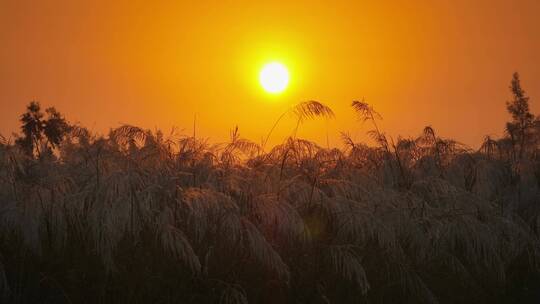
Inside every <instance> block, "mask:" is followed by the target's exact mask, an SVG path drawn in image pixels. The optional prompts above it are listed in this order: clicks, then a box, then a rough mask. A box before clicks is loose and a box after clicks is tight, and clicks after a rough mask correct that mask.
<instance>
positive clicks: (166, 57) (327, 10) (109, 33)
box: [0, 0, 540, 146]
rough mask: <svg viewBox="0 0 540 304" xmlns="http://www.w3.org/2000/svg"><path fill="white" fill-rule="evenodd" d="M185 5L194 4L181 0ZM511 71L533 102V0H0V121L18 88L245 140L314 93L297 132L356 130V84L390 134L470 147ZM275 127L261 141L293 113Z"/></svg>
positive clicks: (536, 23)
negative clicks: (322, 114)
mask: <svg viewBox="0 0 540 304" xmlns="http://www.w3.org/2000/svg"><path fill="white" fill-rule="evenodd" d="M195 2H196V3H197V4H194V3H195ZM271 60H281V61H282V62H283V63H284V64H286V65H287V66H288V67H289V69H290V72H291V83H290V87H289V88H288V90H287V91H286V92H285V93H284V94H281V95H279V96H270V95H268V94H266V93H264V92H263V91H262V89H261V88H260V86H259V84H258V72H259V69H260V68H261V66H262V65H263V64H264V63H265V62H267V61H271ZM514 71H519V72H520V74H521V76H522V83H523V86H524V88H525V90H526V91H527V93H528V94H529V95H530V96H531V107H532V110H533V111H535V112H540V106H539V102H540V1H538V0H514V1H510V0H506V1H502V0H489V1H488V0H485V1H484V0H453V1H450V0H448V1H436V0H432V1H421V0H418V1H414V0H408V1H361V0H357V1H350V2H340V1H327V2H326V1H320V2H317V1H305V2H302V1H267V2H263V1H244V2H240V1H209V2H204V1H185V2H182V1H133V0H132V1H125V2H124V1H96V0H94V1H82V0H78V1H72V0H71V1H68V0H62V1H37V0H34V1H25V0H0V133H2V134H4V135H9V134H10V133H11V131H14V130H17V128H18V122H17V119H18V116H19V115H20V113H21V112H23V111H24V107H25V105H26V104H27V103H28V102H29V101H30V100H34V99H35V100H38V101H40V102H41V103H42V105H43V106H55V107H56V108H57V109H59V110H60V111H61V112H63V113H64V114H65V115H66V116H67V118H68V119H69V120H70V121H72V122H80V123H81V124H83V125H85V126H87V127H89V128H91V129H93V130H95V131H98V132H106V131H107V130H108V128H110V127H116V126H119V125H120V124H121V123H130V124H136V125H140V126H143V127H147V128H154V127H159V128H163V129H170V127H171V126H172V125H175V126H178V127H180V128H184V129H185V132H186V133H191V131H192V125H193V118H194V115H197V129H198V130H197V132H198V134H200V135H202V136H208V137H210V138H211V140H212V141H214V142H217V141H222V140H225V139H226V138H227V137H228V134H229V130H230V129H231V128H233V127H234V126H235V125H238V126H239V129H240V133H241V134H242V135H243V136H244V137H248V138H250V139H253V140H255V141H260V139H261V137H263V136H264V135H265V134H267V132H268V131H269V130H270V128H271V127H272V124H273V123H274V121H275V120H276V119H277V118H278V117H279V116H280V114H281V113H283V112H284V111H285V110H286V109H287V108H288V107H290V106H291V105H293V104H295V103H297V102H299V101H303V100H310V99H315V100H319V101H321V102H323V103H325V104H327V105H329V106H330V107H331V108H332V109H333V110H334V111H335V113H336V119H335V120H333V121H329V122H324V121H320V122H308V123H306V124H305V125H304V126H302V128H301V130H300V132H299V135H300V136H301V137H305V138H307V139H311V140H316V141H318V142H319V143H321V144H325V141H326V140H325V138H326V134H327V132H328V134H329V138H330V142H331V144H332V145H339V144H340V142H339V131H349V132H350V133H351V134H353V135H354V136H355V137H356V138H357V139H358V140H362V139H365V138H366V136H365V132H366V131H367V130H368V129H369V127H368V125H364V126H363V125H362V124H360V123H359V122H357V121H356V119H355V116H354V113H353V112H352V109H351V108H350V106H349V105H350V103H351V101H352V100H355V99H362V98H365V99H366V101H367V102H369V103H370V104H372V105H373V106H374V107H375V109H376V110H378V111H379V112H380V113H381V114H382V116H383V117H384V120H383V121H382V123H381V126H382V128H383V129H384V130H385V131H387V132H388V133H389V134H390V135H392V136H396V135H398V134H401V135H403V136H415V135H418V134H419V133H420V132H421V130H422V128H423V127H424V126H426V125H432V126H433V127H434V128H435V130H436V131H438V133H439V134H440V135H442V136H444V137H452V138H455V139H457V140H459V141H462V142H464V143H466V144H469V145H473V146H477V145H478V143H479V142H480V141H481V139H482V138H483V136H484V135H487V134H492V135H500V134H502V130H503V127H504V123H505V121H506V120H507V119H508V115H507V114H506V112H505V111H506V110H505V101H506V100H507V99H509V98H510V94H509V91H508V85H509V82H510V79H511V75H512V73H513V72H514ZM293 126H294V123H293V122H292V119H286V120H285V121H284V123H283V124H282V125H280V127H278V129H277V131H276V133H275V137H274V138H273V139H272V140H271V141H272V143H276V142H278V141H280V140H282V139H283V137H284V136H285V135H286V134H288V133H289V132H290V131H291V129H292V128H293Z"/></svg>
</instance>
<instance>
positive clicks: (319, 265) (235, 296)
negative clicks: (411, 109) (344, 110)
mask: <svg viewBox="0 0 540 304" xmlns="http://www.w3.org/2000/svg"><path fill="white" fill-rule="evenodd" d="M511 92H512V94H513V99H512V100H510V101H509V102H508V103H507V109H508V111H509V113H510V114H511V120H510V122H509V123H507V126H506V135H505V136H504V137H503V138H500V139H492V138H489V137H487V138H486V140H485V142H484V144H483V145H482V147H481V148H480V149H479V150H478V151H475V150H472V149H470V148H467V147H465V146H464V145H461V144H459V143H458V142H456V141H453V140H449V139H444V138H441V137H439V136H438V135H437V134H436V132H435V131H434V130H433V128H431V127H426V128H425V129H424V131H423V133H422V134H421V135H420V136H419V137H418V138H411V139H407V138H398V139H396V140H395V141H394V140H392V139H390V138H387V136H385V134H384V133H383V131H381V130H380V129H379V127H378V126H377V120H378V119H379V118H380V117H379V115H378V113H377V112H375V110H374V109H373V108H372V107H371V106H369V105H368V104H367V103H365V102H359V101H356V102H353V104H352V110H353V111H356V112H357V113H358V116H359V118H360V121H364V122H366V126H372V128H373V130H372V131H370V132H369V134H370V135H371V136H372V138H373V139H374V142H375V143H376V145H374V146H367V145H365V144H361V143H356V142H353V141H352V140H351V138H350V137H349V136H347V134H343V140H344V143H345V145H344V146H345V148H344V149H341V150H340V149H328V148H323V147H319V146H318V145H316V144H314V143H312V142H309V141H306V140H302V139H299V138H296V135H295V134H296V131H295V132H294V133H293V134H292V135H291V137H289V138H288V139H287V140H286V141H285V142H284V143H283V144H281V145H278V146H276V147H274V148H273V149H271V150H270V151H264V148H263V146H264V144H263V145H257V144H255V143H252V142H250V141H248V140H245V139H242V138H241V137H240V136H239V133H238V129H235V130H233V131H232V132H231V139H230V142H228V143H224V144H219V145H210V144H209V143H208V142H207V141H205V140H204V139H202V138H196V137H195V136H181V135H177V134H175V133H174V132H172V133H171V134H170V135H168V136H166V135H164V134H163V133H161V132H159V131H156V132H152V131H149V130H144V129H141V128H137V127H134V126H127V125H126V126H122V127H119V128H117V129H113V130H111V131H110V132H109V134H108V135H107V136H97V135H94V134H91V133H90V132H89V131H88V130H87V129H85V128H83V127H80V126H76V125H72V124H70V123H68V121H67V120H66V119H65V118H64V117H63V116H62V115H61V114H60V113H59V112H57V111H56V110H55V109H53V108H51V109H48V110H46V111H45V113H42V111H41V109H40V106H39V104H38V103H31V104H30V105H29V107H28V109H27V112H26V113H25V114H23V115H22V117H21V123H22V128H21V130H22V132H21V134H19V135H16V136H15V137H14V141H13V142H12V141H11V140H10V139H7V138H4V137H2V138H0V139H1V143H0V297H1V299H0V300H2V301H3V303H248V302H249V303H508V302H522V303H526V302H537V301H538V300H539V299H540V295H539V286H540V276H539V274H540V239H539V233H540V191H539V187H540V159H539V156H540V155H539V151H540V149H539V147H540V145H539V144H540V120H538V119H535V117H534V116H533V115H532V114H531V113H530V111H529V108H528V106H529V103H528V97H527V96H526V95H525V92H524V91H523V90H522V89H521V86H520V84H519V78H518V76H517V74H516V75H514V78H513V80H512V86H511ZM288 113H289V114H291V115H292V116H293V117H294V118H295V119H297V121H298V127H301V125H302V123H303V122H304V121H305V120H307V119H317V118H332V117H333V112H332V110H331V109H330V108H328V107H326V106H325V105H323V104H321V103H319V102H315V101H308V102H303V103H300V104H298V105H297V106H295V107H294V108H292V109H291V110H290V111H289V112H288ZM359 123H361V122H359ZM370 128H371V127H370Z"/></svg>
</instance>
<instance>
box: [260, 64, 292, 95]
mask: <svg viewBox="0 0 540 304" xmlns="http://www.w3.org/2000/svg"><path fill="white" fill-rule="evenodd" d="M259 81H260V82H261V85H262V87H263V88H264V90H265V91H266V92H268V93H272V94H277V93H281V92H283V91H284V90H285V89H286V88H287V85H288V84H289V71H288V70H287V68H286V67H285V66H284V65H283V64H281V63H279V62H271V63H268V64H266V65H265V66H264V67H263V68H262V70H261V74H260V75H259Z"/></svg>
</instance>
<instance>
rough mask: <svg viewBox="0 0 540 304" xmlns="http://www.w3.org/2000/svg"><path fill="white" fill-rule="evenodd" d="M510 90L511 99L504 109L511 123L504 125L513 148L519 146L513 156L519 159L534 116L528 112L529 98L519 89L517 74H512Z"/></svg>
mask: <svg viewBox="0 0 540 304" xmlns="http://www.w3.org/2000/svg"><path fill="white" fill-rule="evenodd" d="M510 90H511V92H512V95H513V99H512V100H511V101H507V102H506V109H507V110H508V113H510V114H511V115H512V121H510V122H508V123H507V124H506V131H507V133H508V135H510V138H511V139H512V142H513V144H514V146H515V145H516V144H519V147H518V149H519V150H518V153H517V155H515V154H514V158H515V157H517V158H518V159H521V158H522V157H523V152H524V150H525V146H526V144H527V140H528V138H529V136H528V135H529V133H530V131H531V129H532V127H533V122H534V115H533V114H531V112H530V110H529V97H528V96H527V95H526V94H525V91H524V90H523V89H522V88H521V83H520V79H519V74H518V73H514V75H513V76H512V82H511V85H510ZM514 151H515V149H514Z"/></svg>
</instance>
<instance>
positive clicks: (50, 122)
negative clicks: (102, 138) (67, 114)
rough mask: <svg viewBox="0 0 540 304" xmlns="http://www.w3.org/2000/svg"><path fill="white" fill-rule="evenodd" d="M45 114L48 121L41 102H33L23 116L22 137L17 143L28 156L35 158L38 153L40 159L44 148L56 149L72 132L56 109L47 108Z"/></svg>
mask: <svg viewBox="0 0 540 304" xmlns="http://www.w3.org/2000/svg"><path fill="white" fill-rule="evenodd" d="M45 113H47V119H43V116H44V115H43V113H42V112H41V106H40V104H39V102H36V101H32V102H30V104H29V105H28V106H27V107H26V112H25V113H24V114H22V115H21V118H20V122H21V124H22V125H21V131H22V137H19V138H18V139H17V140H16V143H17V144H18V145H19V146H20V147H21V148H22V150H23V151H24V152H25V153H26V154H27V155H28V156H32V157H33V156H34V153H37V156H38V157H39V156H40V155H41V153H42V149H43V148H45V149H53V148H55V147H56V146H58V145H59V144H60V142H61V141H62V139H63V138H64V136H65V135H66V134H67V133H68V132H69V131H70V130H71V126H70V125H69V123H68V122H67V121H66V119H65V118H64V117H63V116H62V114H60V112H58V111H57V110H56V109H55V108H54V107H51V108H47V109H46V110H45ZM44 139H45V140H46V141H45V142H44V141H43V140H44Z"/></svg>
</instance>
